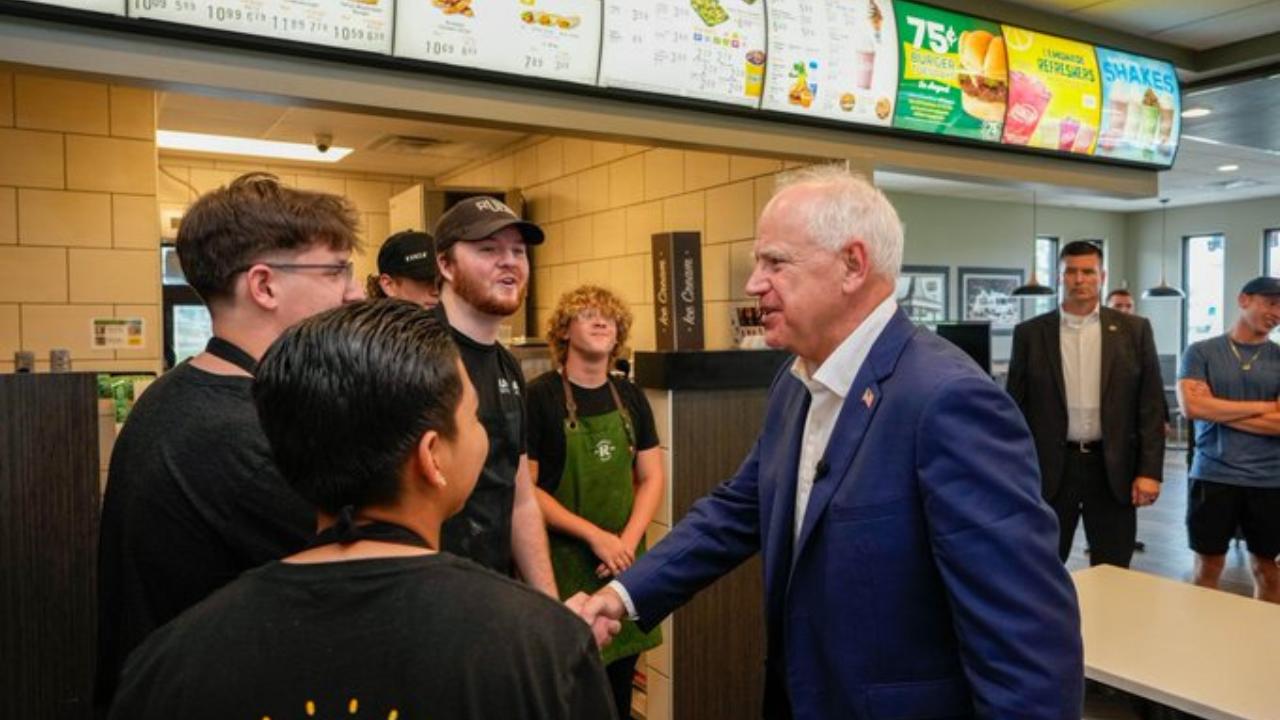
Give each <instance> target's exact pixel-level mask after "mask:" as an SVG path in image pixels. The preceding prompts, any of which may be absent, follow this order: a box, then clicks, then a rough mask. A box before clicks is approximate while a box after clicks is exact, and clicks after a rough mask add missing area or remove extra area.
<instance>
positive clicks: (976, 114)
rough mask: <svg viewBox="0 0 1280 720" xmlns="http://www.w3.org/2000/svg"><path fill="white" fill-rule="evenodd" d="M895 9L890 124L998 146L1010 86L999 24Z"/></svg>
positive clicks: (913, 7)
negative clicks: (895, 70) (896, 70)
mask: <svg viewBox="0 0 1280 720" xmlns="http://www.w3.org/2000/svg"><path fill="white" fill-rule="evenodd" d="M894 8H895V12H896V14H897V20H898V39H899V41H900V42H901V46H902V52H901V53H900V55H899V57H900V66H901V79H900V80H899V83H898V107H897V113H896V115H895V116H894V122H893V126H894V127H896V128H902V129H905V130H915V131H918V132H927V133H934V134H938V135H949V136H952V137H962V138H969V139H972V140H985V141H987V142H999V141H1000V132H1001V129H1002V124H1003V122H1004V110H1005V103H1006V101H1007V98H1008V88H1009V84H1008V64H1007V62H1006V60H1005V52H1004V41H1003V40H1002V39H1001V37H1000V26H999V25H997V24H996V23H993V22H988V21H986V20H981V19H978V18H973V17H969V16H967V15H960V14H958V13H953V12H947V11H946V10H939V9H937V8H931V7H928V6H925V5H917V4H915V3H907V2H898V3H895V4H894Z"/></svg>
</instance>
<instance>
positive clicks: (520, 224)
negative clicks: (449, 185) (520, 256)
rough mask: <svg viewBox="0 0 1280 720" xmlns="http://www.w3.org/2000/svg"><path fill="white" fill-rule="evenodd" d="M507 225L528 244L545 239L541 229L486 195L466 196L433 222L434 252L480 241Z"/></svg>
mask: <svg viewBox="0 0 1280 720" xmlns="http://www.w3.org/2000/svg"><path fill="white" fill-rule="evenodd" d="M508 227H514V228H515V229H517V230H519V231H520V236H521V237H523V238H524V241H525V243H526V244H528V245H538V244H540V243H541V242H542V241H543V240H544V239H546V236H545V235H543V234H542V228H540V227H538V226H537V225H534V224H533V223H531V222H528V221H527V220H521V219H520V216H518V215H516V214H515V212H514V211H513V210H512V209H511V208H509V207H507V205H506V203H504V202H502V201H501V200H499V199H497V198H492V197H488V196H478V197H470V198H467V199H466V200H463V201H461V202H459V203H458V204H457V205H454V206H453V207H451V208H449V211H448V212H446V213H445V214H444V215H441V216H440V219H439V220H438V221H437V222H436V227H435V236H436V252H444V251H445V250H448V249H449V248H450V247H451V246H453V244H454V243H456V242H470V241H472V240H484V239H485V238H488V237H492V236H493V234H494V233H496V232H498V231H499V230H501V229H503V228H508Z"/></svg>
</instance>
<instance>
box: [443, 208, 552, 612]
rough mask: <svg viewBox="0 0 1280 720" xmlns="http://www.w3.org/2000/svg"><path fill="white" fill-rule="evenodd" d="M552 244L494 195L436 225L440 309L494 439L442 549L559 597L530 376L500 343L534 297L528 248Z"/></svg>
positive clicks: (447, 527) (449, 526) (445, 532)
mask: <svg viewBox="0 0 1280 720" xmlns="http://www.w3.org/2000/svg"><path fill="white" fill-rule="evenodd" d="M543 238H544V236H543V234H542V229H541V228H539V227H538V226H537V225H534V224H533V223H530V222H525V221H523V220H521V219H520V218H519V217H518V216H517V215H516V214H515V213H514V212H512V210H511V208H509V207H507V206H506V205H505V204H504V203H502V201H500V200H497V199H495V198H491V197H486V196H481V197H473V198H467V199H466V200H463V201H461V202H459V203H458V204H457V205H454V206H453V207H452V208H450V209H449V211H448V212H446V213H445V214H444V215H442V216H441V217H440V220H439V221H438V222H437V223H436V227H435V242H436V256H437V259H438V261H439V268H440V276H441V281H442V287H441V291H440V304H439V305H437V306H436V310H435V311H436V313H437V314H438V316H439V317H440V319H441V320H442V321H443V322H444V323H445V324H447V325H448V326H449V327H450V328H451V329H452V332H453V339H454V342H456V343H457V345H458V350H459V351H460V352H461V354H462V363H463V365H465V366H466V368H467V374H469V375H470V376H471V382H472V384H474V385H475V387H476V393H477V394H478V395H479V396H480V422H481V423H483V424H484V427H485V430H486V431H487V432H488V434H489V456H488V458H487V459H486V461H485V466H484V471H483V472H481V474H480V479H479V481H477V482H476V487H475V490H474V491H473V492H472V493H471V498H470V499H469V500H468V501H467V505H466V507H465V508H463V510H462V512H460V513H458V514H457V515H454V516H453V517H452V518H450V519H449V521H448V522H446V523H445V525H444V528H443V530H442V532H441V544H442V546H443V549H445V550H448V551H449V552H452V553H456V554H458V555H463V556H465V557H469V558H471V559H472V560H475V561H476V562H478V563H480V564H481V565H484V566H486V567H489V568H491V569H493V570H495V571H497V572H499V573H502V574H504V575H509V574H511V572H512V571H513V570H514V571H516V572H518V573H519V576H520V577H522V578H523V579H524V581H525V582H527V583H529V584H530V585H532V586H533V587H536V588H538V589H539V590H542V591H543V592H545V593H546V594H548V595H550V596H551V597H558V594H557V592H556V582H555V575H554V573H553V572H552V570H551V560H550V555H549V553H548V550H547V531H546V526H545V525H544V524H543V520H542V511H541V510H539V509H538V501H537V498H536V496H535V495H534V488H533V481H532V480H531V479H530V476H529V458H528V455H527V454H526V452H525V403H524V376H523V375H522V374H521V371H520V363H519V362H518V361H517V360H516V359H515V357H514V356H513V355H512V354H511V353H510V352H508V351H507V349H506V348H504V347H502V345H501V344H500V343H499V342H498V328H499V326H500V325H501V324H502V322H503V320H504V319H506V318H507V317H509V316H511V315H512V314H513V313H515V312H516V310H518V309H519V308H520V305H521V303H522V302H523V301H524V296H525V289H526V287H527V285H528V280H529V255H528V246H529V245H537V244H539V243H541V242H542V241H543Z"/></svg>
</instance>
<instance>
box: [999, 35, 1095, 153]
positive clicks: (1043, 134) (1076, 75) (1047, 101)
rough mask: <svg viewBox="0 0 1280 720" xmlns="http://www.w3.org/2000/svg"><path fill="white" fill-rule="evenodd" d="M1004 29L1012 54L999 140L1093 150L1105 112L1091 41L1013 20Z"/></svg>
mask: <svg viewBox="0 0 1280 720" xmlns="http://www.w3.org/2000/svg"><path fill="white" fill-rule="evenodd" d="M1001 29H1002V31H1003V34H1004V41H1005V47H1006V48H1007V50H1008V55H1009V107H1008V110H1007V111H1006V112H1005V118H1004V135H1003V136H1002V137H1001V142H1003V143H1005V144H1008V145H1025V146H1028V147H1036V148H1044V149H1047V150H1057V151H1059V152H1069V153H1078V154H1082V155H1089V154H1092V153H1093V149H1094V145H1095V144H1096V142H1097V140H1098V128H1099V123H1100V121H1101V117H1102V102H1101V87H1102V83H1101V80H1100V78H1099V72H1098V59H1097V57H1096V55H1095V54H1094V48H1093V46H1092V45H1086V44H1085V43H1081V42H1076V41H1074V40H1067V39H1065V38H1060V37H1055V36H1053V35H1046V34H1044V33H1037V32H1033V31H1031V30H1026V29H1024V28H1019V27H1013V26H1012V25H1004V26H1002V28H1001Z"/></svg>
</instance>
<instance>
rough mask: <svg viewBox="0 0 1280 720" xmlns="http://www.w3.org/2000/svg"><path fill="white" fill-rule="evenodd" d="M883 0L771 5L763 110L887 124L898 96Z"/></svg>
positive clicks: (893, 31)
mask: <svg viewBox="0 0 1280 720" xmlns="http://www.w3.org/2000/svg"><path fill="white" fill-rule="evenodd" d="M890 8H891V5H890V0H820V1H817V2H815V1H814V0H771V1H770V3H769V17H768V23H769V47H768V53H767V55H768V60H769V63H768V65H769V67H768V72H767V73H765V78H766V79H765V90H764V101H763V103H762V107H763V108H764V109H766V110H778V111H781V112H789V113H795V114H800V115H810V116H814V117H824V118H830V119H833V120H842V121H845V122H852V123H862V124H867V125H881V126H887V125H889V123H890V122H892V120H893V108H894V102H895V100H896V99H897V93H898V42H897V26H896V25H895V23H894V21H893V15H892V10H891V9H890Z"/></svg>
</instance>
